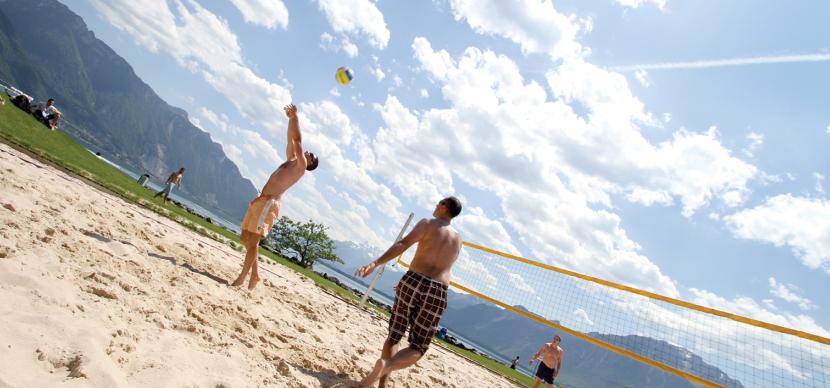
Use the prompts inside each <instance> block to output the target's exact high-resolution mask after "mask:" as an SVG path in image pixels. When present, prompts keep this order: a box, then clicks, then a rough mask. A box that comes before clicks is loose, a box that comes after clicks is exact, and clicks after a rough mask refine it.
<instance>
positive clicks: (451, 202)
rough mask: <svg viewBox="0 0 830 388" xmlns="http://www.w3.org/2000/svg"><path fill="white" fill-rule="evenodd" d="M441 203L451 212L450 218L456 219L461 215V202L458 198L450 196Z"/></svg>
mask: <svg viewBox="0 0 830 388" xmlns="http://www.w3.org/2000/svg"><path fill="white" fill-rule="evenodd" d="M441 202H443V203H444V206H446V207H447V209H448V210H449V211H450V218H455V216H457V215H459V214H461V201H460V200H459V199H458V198H456V197H452V196H450V197H447V198H444V199H442V200H441Z"/></svg>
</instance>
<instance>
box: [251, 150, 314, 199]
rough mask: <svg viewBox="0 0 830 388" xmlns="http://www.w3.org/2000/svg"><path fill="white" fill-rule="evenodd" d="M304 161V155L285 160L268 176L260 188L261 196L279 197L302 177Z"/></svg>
mask: <svg viewBox="0 0 830 388" xmlns="http://www.w3.org/2000/svg"><path fill="white" fill-rule="evenodd" d="M305 166H306V161H305V157H304V156H300V157H298V158H294V159H291V160H287V161H285V162H284V163H283V164H281V165H280V166H279V167H278V168H277V170H276V171H274V172H273V173H272V174H271V177H270V178H268V182H266V183H265V187H263V188H262V195H263V196H269V195H270V196H275V197H279V196H281V195H282V193H284V192H285V191H286V190H288V188H289V187H291V186H293V185H294V184H295V183H297V181H299V180H300V178H302V176H303V174H304V173H305Z"/></svg>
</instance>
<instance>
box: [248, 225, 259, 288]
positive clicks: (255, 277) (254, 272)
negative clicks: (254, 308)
mask: <svg viewBox="0 0 830 388" xmlns="http://www.w3.org/2000/svg"><path fill="white" fill-rule="evenodd" d="M256 237H257V238H256V242H255V243H254V245H253V250H254V252H257V254H255V255H254V260H253V261H252V262H251V263H252V265H251V280H249V281H248V289H249V290H253V289H254V287H256V285H257V283H259V240H260V239H259V238H258V237H259V236H256Z"/></svg>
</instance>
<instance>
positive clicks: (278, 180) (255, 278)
mask: <svg viewBox="0 0 830 388" xmlns="http://www.w3.org/2000/svg"><path fill="white" fill-rule="evenodd" d="M283 110H285V114H286V116H288V141H287V143H288V145H287V146H286V149H285V159H286V161H285V162H284V163H283V164H281V165H280V166H279V167H277V170H276V171H274V172H273V173H272V174H271V177H270V178H268V182H266V183H265V187H263V188H262V193H261V194H260V195H259V197H256V198H254V200H253V201H251V204H250V206H248V212H246V213H245V218H244V219H243V220H242V225H240V229H241V231H242V232H241V233H240V234H239V239H240V240H241V241H242V244H243V245H244V246H245V249H246V253H245V262H244V263H243V264H242V272H241V273H240V274H239V276H238V277H237V278H236V280H234V282H233V283H232V284H231V285H233V286H241V285H242V283H244V282H245V277H246V276H248V272H249V271H250V272H251V279H250V280H249V281H248V289H249V290H253V289H254V287H256V285H257V283H258V282H259V268H258V266H257V260H256V259H257V256H258V249H259V241H260V240H262V239H263V238H265V236H267V235H268V232H269V231H270V230H271V227H272V226H273V225H274V221H275V220H276V219H277V216H279V213H280V204H281V201H282V193H284V192H285V191H286V190H288V188H289V187H291V186H293V185H294V184H295V183H297V181H299V180H300V178H302V176H303V174H305V172H306V171H312V170H314V169H315V168H317V165H318V164H319V162H320V161H319V160H318V159H317V157H316V156H314V154H312V153H311V152H306V151H303V139H302V134H301V133H300V124H299V121H298V119H297V107H296V106H294V105H293V104H292V105H288V106H286V107H285V108H283Z"/></svg>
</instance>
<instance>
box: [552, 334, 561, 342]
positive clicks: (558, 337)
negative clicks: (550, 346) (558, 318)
mask: <svg viewBox="0 0 830 388" xmlns="http://www.w3.org/2000/svg"><path fill="white" fill-rule="evenodd" d="M553 339H554V340H556V339H558V340H559V342H562V337H560V336H559V334H557V335H555V336H553Z"/></svg>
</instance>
